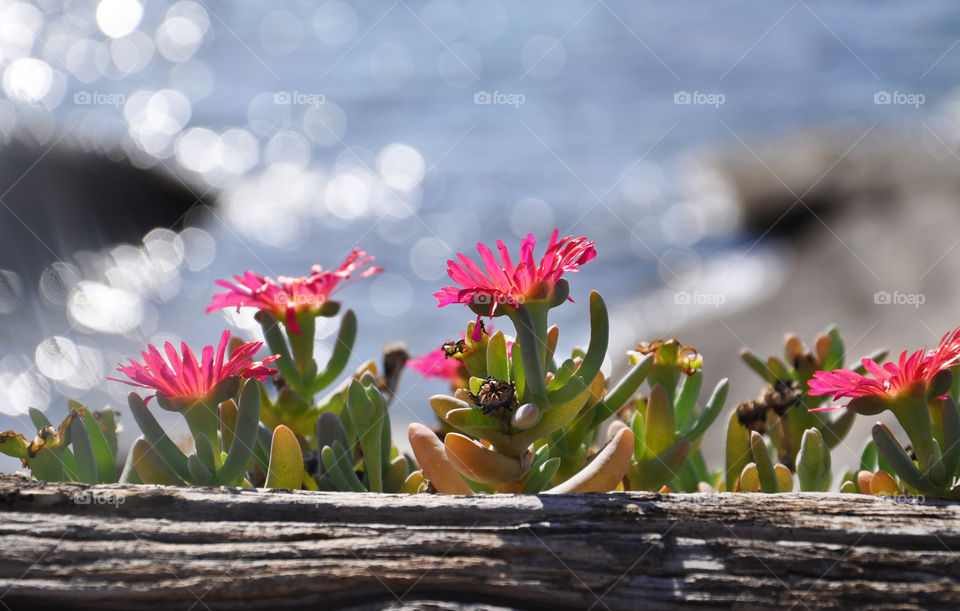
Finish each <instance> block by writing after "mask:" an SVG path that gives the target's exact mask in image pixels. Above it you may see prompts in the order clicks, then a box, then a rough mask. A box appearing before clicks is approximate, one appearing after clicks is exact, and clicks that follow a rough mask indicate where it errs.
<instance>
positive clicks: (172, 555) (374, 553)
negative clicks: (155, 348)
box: [0, 476, 960, 609]
mask: <svg viewBox="0 0 960 611" xmlns="http://www.w3.org/2000/svg"><path fill="white" fill-rule="evenodd" d="M0 510H2V526H0V529H2V532H0V536H2V542H0V603H2V604H3V605H9V606H10V607H13V608H20V607H24V608H25V607H28V606H29V607H32V608H44V607H57V608H62V607H64V606H67V605H76V606H86V607H98V608H136V607H142V606H144V605H147V604H151V605H155V606H159V607H161V608H193V609H204V608H211V609H212V608H227V607H229V608H270V609H280V608H285V607H300V606H307V605H309V606H310V607H311V608H323V609H329V608H361V609H367V608H381V607H386V606H393V607H398V606H401V605H413V606H417V607H419V608H438V609H448V608H457V606H458V604H460V603H472V604H474V605H478V604H479V605H486V607H482V608H490V607H519V608H544V609H546V608H550V609H556V608H577V609H586V608H593V609H603V608H610V609H628V608H637V607H640V606H653V607H663V606H671V605H697V606H709V607H719V606H728V605H741V606H771V605H782V606H787V607H793V606H795V607H798V608H801V609H802V608H814V607H820V606H828V607H847V606H850V605H871V606H878V607H894V606H899V607H952V608H958V607H960V556H958V553H957V552H956V551H954V550H957V549H960V505H957V504H949V503H943V502H938V501H927V502H922V503H914V502H896V501H895V500H890V499H881V498H872V497H865V496H853V495H844V496H840V495H836V494H826V495H822V494H817V495H813V494H781V495H760V494H755V495H747V494H738V495H733V494H689V495H658V494H648V493H614V494H585V495H570V496H563V495H558V496H546V495H545V496H512V495H503V496H477V497H449V496H442V495H417V496H398V495H373V494H363V495H361V494H341V493H316V492H289V491H265V490H240V489H227V488H220V489H206V488H173V487H169V488H165V487H158V486H121V485H112V486H95V487H87V486H82V485H73V484H41V483H37V482H31V481H28V480H26V479H24V478H21V477H15V476H0ZM431 601H432V602H431Z"/></svg>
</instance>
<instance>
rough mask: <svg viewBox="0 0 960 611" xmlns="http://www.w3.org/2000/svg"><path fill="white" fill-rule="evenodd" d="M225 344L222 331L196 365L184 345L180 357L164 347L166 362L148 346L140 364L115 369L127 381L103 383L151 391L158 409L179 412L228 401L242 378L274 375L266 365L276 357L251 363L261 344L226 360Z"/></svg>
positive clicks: (132, 362)
mask: <svg viewBox="0 0 960 611" xmlns="http://www.w3.org/2000/svg"><path fill="white" fill-rule="evenodd" d="M229 343H230V331H226V330H225V331H224V332H223V333H222V334H221V335H220V342H219V343H218V344H217V348H216V353H214V348H213V346H205V347H204V348H203V351H202V353H201V359H200V361H199V362H198V361H197V357H196V356H195V355H194V353H193V351H192V350H191V349H190V348H189V347H188V346H187V344H186V343H181V344H180V352H181V353H182V354H177V351H176V349H175V348H174V347H173V344H171V343H170V342H167V343H166V344H164V352H165V353H166V359H164V357H163V355H161V354H160V351H159V350H157V348H156V346H153V345H149V346H147V349H146V350H144V351H143V352H141V355H142V357H143V363H139V362H137V361H135V360H133V359H130V364H129V365H122V364H121V365H120V366H119V367H117V371H119V372H121V373H123V374H124V375H125V376H127V377H128V378H130V379H129V380H121V379H118V378H107V379H108V380H113V381H115V382H122V383H124V384H129V385H131V386H138V387H140V388H146V389H149V390H155V391H156V394H155V395H153V396H156V397H157V402H158V403H159V404H160V406H161V407H163V408H165V409H169V410H173V411H181V410H183V409H186V408H189V407H190V406H191V405H193V404H195V403H198V402H206V403H210V404H217V403H219V402H221V401H224V400H226V399H228V398H230V397H231V396H232V395H233V394H234V393H235V392H236V388H237V385H238V384H239V381H240V379H242V378H255V379H257V380H260V381H263V380H265V379H266V378H267V377H268V376H272V375H275V374H276V373H277V370H276V369H273V368H271V367H267V365H268V364H269V363H272V362H273V361H275V360H277V359H278V358H280V355H278V354H275V355H273V356H269V357H267V358H265V359H263V360H262V361H255V360H253V356H254V355H255V354H256V353H257V351H259V350H260V348H261V346H263V342H247V343H245V344H241V345H240V346H238V347H237V348H235V349H233V350H232V351H230V354H229V356H228V355H227V346H228V345H229ZM224 359H226V360H224ZM151 398H152V397H151Z"/></svg>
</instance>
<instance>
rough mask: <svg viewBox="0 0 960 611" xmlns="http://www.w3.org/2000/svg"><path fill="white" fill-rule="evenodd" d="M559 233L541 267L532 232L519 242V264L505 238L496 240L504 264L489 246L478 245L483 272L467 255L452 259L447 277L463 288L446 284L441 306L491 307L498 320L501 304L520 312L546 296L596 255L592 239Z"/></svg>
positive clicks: (440, 298) (549, 245)
mask: <svg viewBox="0 0 960 611" xmlns="http://www.w3.org/2000/svg"><path fill="white" fill-rule="evenodd" d="M559 234H560V232H559V231H557V230H556V229H554V230H553V234H552V235H551V236H550V243H549V244H548V245H547V251H546V252H545V253H544V254H543V256H542V257H541V258H540V261H539V263H538V262H537V261H536V260H534V257H533V249H534V247H535V246H536V244H537V241H536V238H534V237H533V234H528V235H527V237H526V238H524V239H523V241H522V242H521V243H520V257H519V260H518V261H517V263H516V264H514V263H513V260H512V259H511V258H510V253H509V252H508V251H507V247H506V246H505V245H504V244H503V242H501V241H500V240H497V250H498V251H499V253H500V260H499V261H498V260H497V258H496V257H495V256H494V255H493V253H492V252H491V251H490V249H489V248H487V247H486V246H484V245H483V244H477V250H478V251H479V252H480V258H481V260H482V262H483V269H481V268H480V267H479V266H478V265H477V264H476V263H474V262H473V261H472V260H471V259H470V258H469V257H467V256H466V255H464V254H463V253H457V260H458V261H459V263H458V262H456V261H452V260H451V261H447V274H448V275H449V276H450V279H451V280H453V281H454V282H456V283H457V284H458V285H459V287H456V286H447V287H444V288H442V289H440V291H438V292H436V293H434V295H433V296H434V297H436V298H437V302H438V303H437V307H441V308H442V307H443V306H446V305H450V304H452V303H476V304H481V305H483V304H489V305H490V316H493V315H494V313H495V312H496V310H497V307H498V306H500V305H505V306H508V307H513V308H516V307H518V306H519V304H522V303H524V302H526V301H528V300H537V299H545V298H547V297H548V296H549V295H550V293H551V292H552V291H553V287H554V286H555V285H556V284H557V282H559V280H560V278H562V277H563V275H564V274H565V273H567V272H576V271H579V268H580V266H581V265H583V264H585V263H588V262H590V261H591V260H592V259H593V258H594V257H596V256H597V251H596V250H595V249H594V247H593V245H594V242H593V241H592V240H587V238H574V237H573V236H567V237H565V238H563V239H558V237H559ZM571 301H572V300H571ZM478 319H479V318H478ZM475 333H476V332H475Z"/></svg>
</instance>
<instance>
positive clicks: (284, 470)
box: [264, 424, 303, 490]
mask: <svg viewBox="0 0 960 611" xmlns="http://www.w3.org/2000/svg"><path fill="white" fill-rule="evenodd" d="M302 485H303V451H302V450H301V449H300V442H299V441H297V436H296V435H295V434H294V433H293V431H291V430H290V429H289V428H287V427H286V426H284V425H282V424H281V425H280V426H278V427H277V428H276V429H275V430H274V431H273V443H272V444H271V445H270V465H269V466H268V467H267V481H266V483H265V484H264V486H265V487H266V488H287V489H291V490H299V489H300V488H301V487H302Z"/></svg>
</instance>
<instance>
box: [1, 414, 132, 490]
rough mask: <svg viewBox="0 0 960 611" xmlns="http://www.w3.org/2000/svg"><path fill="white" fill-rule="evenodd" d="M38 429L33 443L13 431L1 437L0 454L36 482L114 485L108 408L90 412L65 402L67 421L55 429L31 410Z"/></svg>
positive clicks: (113, 427) (112, 422)
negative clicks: (17, 463) (23, 468)
mask: <svg viewBox="0 0 960 611" xmlns="http://www.w3.org/2000/svg"><path fill="white" fill-rule="evenodd" d="M29 413H30V420H31V421H32V422H33V425H34V426H36V427H37V435H36V437H35V438H34V439H33V440H32V441H29V442H28V441H27V439H26V437H24V436H23V435H21V434H19V433H15V432H14V431H6V432H5V433H0V452H3V453H4V454H7V455H9V456H13V457H14V458H19V459H20V460H21V461H22V462H23V464H24V466H26V467H28V468H29V469H30V471H31V473H33V475H34V477H36V478H37V479H39V480H44V481H52V482H60V481H69V482H82V483H86V484H105V483H111V482H116V481H117V460H116V457H117V430H118V426H117V414H116V413H115V412H114V411H113V410H112V409H110V408H106V409H104V410H103V411H100V412H91V411H90V410H88V409H87V408H86V407H85V406H83V405H81V404H80V403H78V402H77V401H74V400H72V399H71V400H70V401H68V414H67V417H66V418H64V420H63V421H62V422H61V423H60V425H59V426H57V427H54V426H53V425H52V424H51V423H50V420H49V419H48V418H47V416H46V415H45V414H44V413H43V412H41V411H40V410H38V409H36V408H30V412H29Z"/></svg>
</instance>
